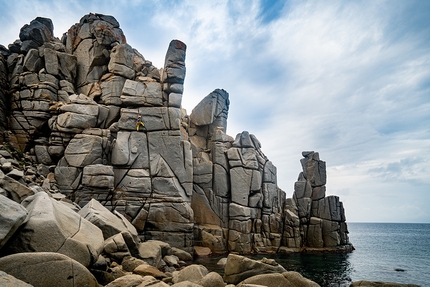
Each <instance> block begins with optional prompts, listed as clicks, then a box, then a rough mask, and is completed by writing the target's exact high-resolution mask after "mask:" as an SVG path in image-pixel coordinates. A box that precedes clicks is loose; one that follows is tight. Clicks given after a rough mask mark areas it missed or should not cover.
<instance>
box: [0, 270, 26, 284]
mask: <svg viewBox="0 0 430 287" xmlns="http://www.w3.org/2000/svg"><path fill="white" fill-rule="evenodd" d="M0 286H3V287H34V286H33V285H30V284H27V283H25V282H24V281H22V280H19V279H16V278H15V277H13V276H12V275H9V274H7V273H5V272H3V271H0Z"/></svg>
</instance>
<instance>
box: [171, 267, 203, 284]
mask: <svg viewBox="0 0 430 287" xmlns="http://www.w3.org/2000/svg"><path fill="white" fill-rule="evenodd" d="M208 273H209V271H208V269H207V268H206V267H204V266H203V265H197V264H192V265H189V266H187V267H185V268H184V269H182V270H181V271H175V272H173V279H172V282H173V283H179V282H182V281H190V282H193V283H196V284H199V281H200V280H202V278H203V277H205V276H206V275H207V274H208Z"/></svg>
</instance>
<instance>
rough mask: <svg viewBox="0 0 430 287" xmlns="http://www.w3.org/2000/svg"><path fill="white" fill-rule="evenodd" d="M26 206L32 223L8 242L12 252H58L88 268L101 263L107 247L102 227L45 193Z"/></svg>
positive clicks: (38, 194)
mask: <svg viewBox="0 0 430 287" xmlns="http://www.w3.org/2000/svg"><path fill="white" fill-rule="evenodd" d="M22 204H23V206H24V207H26V208H27V210H28V220H27V221H26V222H25V224H23V225H22V227H21V228H20V230H19V232H18V233H16V236H15V237H14V238H15V239H14V240H13V242H8V243H7V245H6V248H7V250H9V252H11V253H18V252H58V253H61V254H65V255H67V256H69V257H70V258H73V259H75V260H76V261H78V262H80V263H81V264H82V265H84V266H90V265H91V263H93V262H95V261H96V260H97V258H98V256H99V254H100V252H101V251H102V248H103V235H102V232H101V230H100V229H99V228H98V227H96V226H95V225H93V224H92V223H90V222H89V221H87V220H85V219H83V218H82V217H81V216H80V215H78V214H77V213H75V212H74V211H73V210H71V209H70V208H68V207H66V206H65V205H63V204H60V203H58V202H57V201H56V200H54V199H51V198H50V197H49V196H48V194H46V193H44V192H39V193H36V194H35V195H34V196H31V197H28V198H27V199H26V200H25V201H24V202H23V203H22Z"/></svg>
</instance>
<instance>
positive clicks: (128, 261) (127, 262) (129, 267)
mask: <svg viewBox="0 0 430 287" xmlns="http://www.w3.org/2000/svg"><path fill="white" fill-rule="evenodd" d="M142 264H148V263H146V262H145V261H143V260H142V259H139V258H136V257H124V259H123V260H122V262H121V265H122V268H123V269H124V271H127V272H132V271H133V270H134V269H135V268H136V267H137V266H139V265H142Z"/></svg>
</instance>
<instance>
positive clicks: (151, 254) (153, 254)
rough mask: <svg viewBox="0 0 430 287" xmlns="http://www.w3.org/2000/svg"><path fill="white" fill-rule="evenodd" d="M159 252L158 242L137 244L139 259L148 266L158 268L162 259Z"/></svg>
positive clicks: (149, 241) (151, 241) (150, 241)
mask: <svg viewBox="0 0 430 287" xmlns="http://www.w3.org/2000/svg"><path fill="white" fill-rule="evenodd" d="M161 250H162V249H161V246H160V241H157V240H148V241H145V242H142V243H140V244H139V257H140V258H141V259H143V260H144V261H146V262H147V263H148V264H149V265H152V266H155V267H159V266H160V263H161V258H162V257H163V256H162V252H161Z"/></svg>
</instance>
